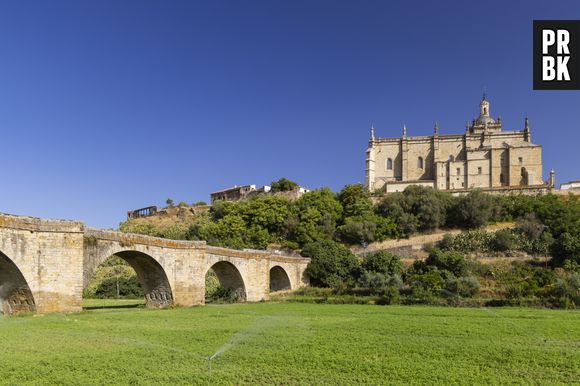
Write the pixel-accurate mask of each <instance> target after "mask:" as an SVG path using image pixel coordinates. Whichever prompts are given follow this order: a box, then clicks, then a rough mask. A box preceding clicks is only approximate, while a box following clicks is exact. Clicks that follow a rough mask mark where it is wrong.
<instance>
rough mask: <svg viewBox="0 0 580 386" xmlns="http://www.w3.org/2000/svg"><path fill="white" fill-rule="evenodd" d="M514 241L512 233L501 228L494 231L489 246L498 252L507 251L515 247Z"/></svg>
mask: <svg viewBox="0 0 580 386" xmlns="http://www.w3.org/2000/svg"><path fill="white" fill-rule="evenodd" d="M515 247H516V241H515V237H514V235H513V233H512V232H511V231H510V230H509V229H502V230H499V231H497V232H495V234H494V237H493V241H492V243H491V248H492V249H493V250H494V251H498V252H507V251H510V250H512V249H515Z"/></svg>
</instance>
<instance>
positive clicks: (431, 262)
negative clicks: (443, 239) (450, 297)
mask: <svg viewBox="0 0 580 386" xmlns="http://www.w3.org/2000/svg"><path fill="white" fill-rule="evenodd" d="M425 264H426V265H428V266H434V267H437V268H439V269H441V270H445V271H449V272H451V273H452V274H453V275H455V276H456V277H460V276H465V274H466V273H467V269H468V267H469V261H468V260H467V258H465V256H463V255H462V254H461V253H459V252H454V251H449V252H443V251H441V250H440V249H437V248H433V249H431V251H430V253H429V256H428V257H427V259H425Z"/></svg>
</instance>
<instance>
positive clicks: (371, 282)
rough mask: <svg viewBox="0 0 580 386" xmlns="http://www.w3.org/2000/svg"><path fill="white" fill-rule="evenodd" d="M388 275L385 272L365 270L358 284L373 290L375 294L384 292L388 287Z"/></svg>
mask: <svg viewBox="0 0 580 386" xmlns="http://www.w3.org/2000/svg"><path fill="white" fill-rule="evenodd" d="M388 279H389V278H388V276H385V274H383V273H379V272H371V271H366V270H363V271H362V272H361V275H360V277H359V279H358V283H357V284H358V286H359V287H361V288H366V289H369V290H371V291H372V293H374V294H379V293H382V292H383V290H384V289H385V287H387V283H388Z"/></svg>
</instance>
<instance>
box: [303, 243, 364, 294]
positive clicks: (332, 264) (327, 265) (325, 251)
mask: <svg viewBox="0 0 580 386" xmlns="http://www.w3.org/2000/svg"><path fill="white" fill-rule="evenodd" d="M302 255H303V256H306V257H310V258H311V261H310V263H309V264H308V267H306V274H307V275H308V277H309V278H310V283H311V284H312V285H315V286H320V287H337V286H339V285H340V284H341V283H345V282H349V281H352V280H353V278H356V277H357V276H358V270H359V261H358V258H357V257H356V256H355V255H353V254H352V253H351V252H350V250H349V249H347V248H346V247H345V246H343V245H342V244H339V243H337V242H335V241H332V240H322V241H315V242H312V243H309V244H307V245H306V246H305V247H304V248H303V249H302Z"/></svg>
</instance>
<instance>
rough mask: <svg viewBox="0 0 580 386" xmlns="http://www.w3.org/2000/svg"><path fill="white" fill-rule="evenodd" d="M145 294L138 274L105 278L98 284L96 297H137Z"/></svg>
mask: <svg viewBox="0 0 580 386" xmlns="http://www.w3.org/2000/svg"><path fill="white" fill-rule="evenodd" d="M143 296H145V295H144V294H143V290H142V289H141V284H140V283H139V279H138V278H137V276H131V277H117V278H114V277H111V278H108V279H105V280H103V281H102V282H101V283H100V284H99V285H98V286H97V288H96V289H95V292H94V297H95V298H97V299H114V298H121V299H123V298H127V299H135V298H142V297H143Z"/></svg>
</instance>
